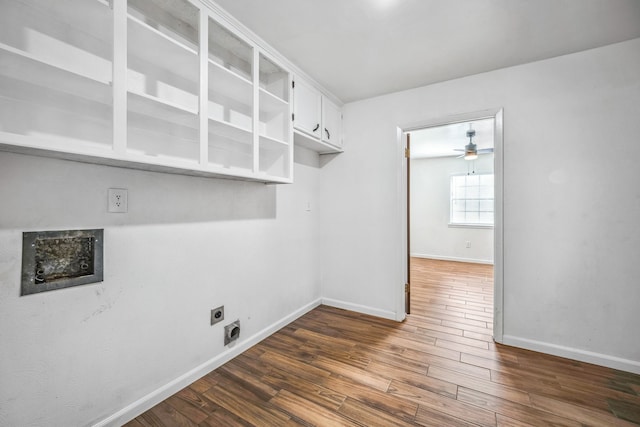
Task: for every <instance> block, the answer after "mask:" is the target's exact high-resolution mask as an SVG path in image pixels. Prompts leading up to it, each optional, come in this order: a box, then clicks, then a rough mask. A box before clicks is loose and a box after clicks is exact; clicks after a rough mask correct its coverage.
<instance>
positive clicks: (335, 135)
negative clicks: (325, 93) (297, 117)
mask: <svg viewBox="0 0 640 427" xmlns="http://www.w3.org/2000/svg"><path fill="white" fill-rule="evenodd" d="M322 119H323V124H322V141H324V142H327V143H329V144H332V145H335V146H336V147H341V146H342V110H341V109H340V107H338V106H337V105H336V104H334V103H333V102H331V101H329V100H328V99H327V98H323V100H322Z"/></svg>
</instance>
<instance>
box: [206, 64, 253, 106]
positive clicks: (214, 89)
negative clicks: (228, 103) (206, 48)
mask: <svg viewBox="0 0 640 427" xmlns="http://www.w3.org/2000/svg"><path fill="white" fill-rule="evenodd" d="M209 92H210V93H213V94H219V95H221V96H223V97H225V98H229V99H235V100H237V101H238V102H241V103H243V104H245V105H248V106H251V105H252V104H253V83H251V81H250V80H247V79H246V78H244V77H243V76H241V75H239V74H236V73H234V72H233V71H231V70H228V69H226V68H224V67H223V66H221V65H219V64H216V63H215V62H212V61H211V60H209Z"/></svg>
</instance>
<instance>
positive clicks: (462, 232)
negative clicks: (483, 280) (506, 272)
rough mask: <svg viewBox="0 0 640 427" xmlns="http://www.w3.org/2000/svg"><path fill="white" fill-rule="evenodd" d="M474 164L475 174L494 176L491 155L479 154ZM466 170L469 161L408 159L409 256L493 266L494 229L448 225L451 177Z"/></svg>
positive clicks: (437, 158) (447, 158)
mask: <svg viewBox="0 0 640 427" xmlns="http://www.w3.org/2000/svg"><path fill="white" fill-rule="evenodd" d="M474 164H475V167H474V169H473V170H474V171H475V172H476V173H493V155H492V154H481V155H480V156H478V159H477V160H474ZM468 167H471V164H470V162H469V161H467V160H464V159H458V158H455V157H436V158H423V159H411V168H410V171H411V178H410V179H411V185H410V191H411V204H410V205H411V227H410V231H411V239H410V243H411V256H414V257H421V258H434V259H444V260H452V261H464V262H480V263H485V264H491V263H493V228H472V227H450V226H449V210H450V208H449V204H450V200H451V199H450V195H451V188H450V187H451V176H452V175H461V174H466V173H467V172H468ZM467 242H469V244H470V245H469V246H470V247H468V248H467Z"/></svg>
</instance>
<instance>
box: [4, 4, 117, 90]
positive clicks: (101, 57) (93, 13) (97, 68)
mask: <svg viewBox="0 0 640 427" xmlns="http://www.w3.org/2000/svg"><path fill="white" fill-rule="evenodd" d="M68 10H73V11H74V13H68ZM112 20H113V14H112V12H111V9H110V8H109V7H105V6H104V5H103V4H101V3H98V2H97V1H96V0H92V1H86V0H67V1H65V2H64V5H63V4H61V2H54V1H52V2H47V1H36V0H3V1H2V6H1V13H0V43H2V44H3V46H4V50H5V51H9V50H11V48H12V49H13V52H14V53H15V52H22V54H23V55H24V56H25V57H30V58H32V59H34V60H38V61H41V62H43V63H46V64H48V65H51V66H53V67H57V68H60V69H63V70H66V71H69V72H72V73H74V74H78V75H84V76H87V77H88V78H91V79H93V80H97V81H101V82H110V81H111V68H112V67H111V58H112V56H113V54H112V48H111V44H112V34H113V28H112Z"/></svg>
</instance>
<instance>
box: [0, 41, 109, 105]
mask: <svg viewBox="0 0 640 427" xmlns="http://www.w3.org/2000/svg"><path fill="white" fill-rule="evenodd" d="M0 76H4V77H7V78H11V79H15V80H20V81H24V82H28V83H31V84H33V85H37V86H42V87H50V88H55V89H56V90H58V91H63V92H67V93H72V94H74V95H75V96H77V97H81V98H86V99H91V100H95V101H98V102H102V103H104V104H108V103H111V93H110V92H111V88H110V86H109V84H110V81H108V80H102V79H101V78H100V77H101V76H97V75H94V76H89V75H86V74H79V73H77V72H75V70H69V69H66V68H62V67H59V66H57V65H53V64H50V63H49V62H47V61H42V60H40V59H39V58H36V57H35V56H34V55H32V54H30V53H27V52H23V51H20V50H18V49H15V48H13V47H11V46H7V45H4V44H2V43H0ZM1 93H2V92H0V94H1Z"/></svg>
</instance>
